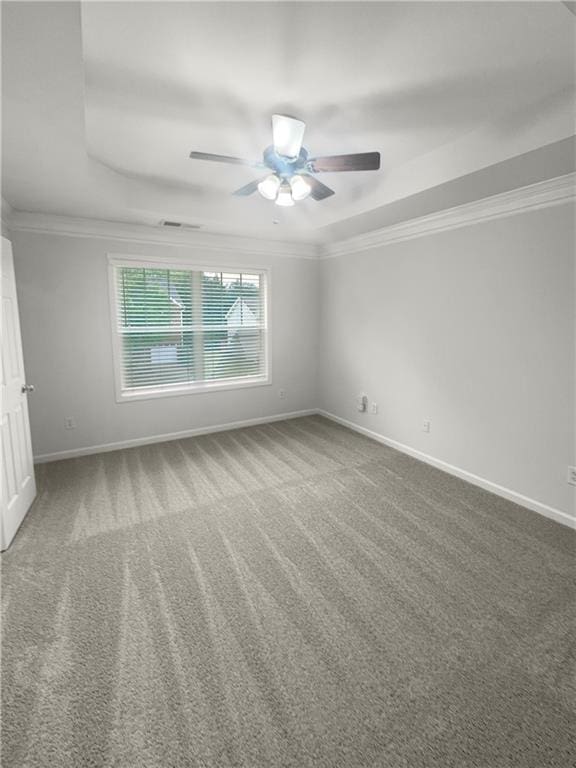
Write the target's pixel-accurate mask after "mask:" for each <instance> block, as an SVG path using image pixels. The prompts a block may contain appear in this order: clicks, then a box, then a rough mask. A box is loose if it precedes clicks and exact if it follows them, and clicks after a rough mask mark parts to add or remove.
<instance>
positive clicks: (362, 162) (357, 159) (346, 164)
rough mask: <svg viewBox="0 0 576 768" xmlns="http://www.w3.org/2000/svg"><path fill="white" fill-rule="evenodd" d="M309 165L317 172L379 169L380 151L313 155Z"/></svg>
mask: <svg viewBox="0 0 576 768" xmlns="http://www.w3.org/2000/svg"><path fill="white" fill-rule="evenodd" d="M308 167H309V168H310V169H311V170H312V171H314V172H315V173H326V172H329V171H377V170H378V169H379V168H380V152H360V153H358V154H356V155H331V156H329V157H313V158H312V159H311V160H309V161H308Z"/></svg>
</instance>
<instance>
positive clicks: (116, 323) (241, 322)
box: [110, 258, 269, 400]
mask: <svg viewBox="0 0 576 768" xmlns="http://www.w3.org/2000/svg"><path fill="white" fill-rule="evenodd" d="M110 270H111V272H110V278H111V295H112V315H113V318H112V320H113V341H114V356H115V367H116V389H117V397H118V399H119V400H127V399H138V398H143V397H157V396H163V395H169V394H183V393H186V392H200V391H206V390H212V389H222V388H230V387H241V386H254V385H256V384H267V383H269V373H268V355H267V347H268V328H267V287H268V286H267V273H266V272H265V271H264V270H249V269H243V270H238V269H215V268H209V269H198V268H194V269H190V268H189V267H187V266H185V265H178V264H174V265H170V266H167V265H164V264H162V263H139V262H133V261H131V260H121V259H116V258H112V259H111V260H110Z"/></svg>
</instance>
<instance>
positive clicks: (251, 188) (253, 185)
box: [232, 179, 261, 197]
mask: <svg viewBox="0 0 576 768" xmlns="http://www.w3.org/2000/svg"><path fill="white" fill-rule="evenodd" d="M260 182H261V179H256V180H255V181H251V182H250V183H249V184H246V185H244V186H243V187H240V189H237V190H236V192H232V194H233V195H235V196H236V197H247V196H248V195H251V194H252V193H253V192H256V190H257V189H258V184H260Z"/></svg>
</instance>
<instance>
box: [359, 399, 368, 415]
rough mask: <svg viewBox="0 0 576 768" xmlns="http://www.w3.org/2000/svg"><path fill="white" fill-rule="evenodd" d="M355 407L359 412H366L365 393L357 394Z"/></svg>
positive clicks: (366, 401)
mask: <svg viewBox="0 0 576 768" xmlns="http://www.w3.org/2000/svg"><path fill="white" fill-rule="evenodd" d="M356 409H357V410H358V411H359V412H360V413H366V411H367V410H368V397H367V396H366V395H359V396H358V397H357V398H356Z"/></svg>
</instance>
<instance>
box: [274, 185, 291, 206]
mask: <svg viewBox="0 0 576 768" xmlns="http://www.w3.org/2000/svg"><path fill="white" fill-rule="evenodd" d="M276 205H280V206H282V207H283V208H289V207H290V206H292V205H294V199H293V197H292V189H291V188H290V183H289V182H288V181H286V180H284V181H283V182H282V184H280V189H279V190H278V197H277V198H276Z"/></svg>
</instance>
